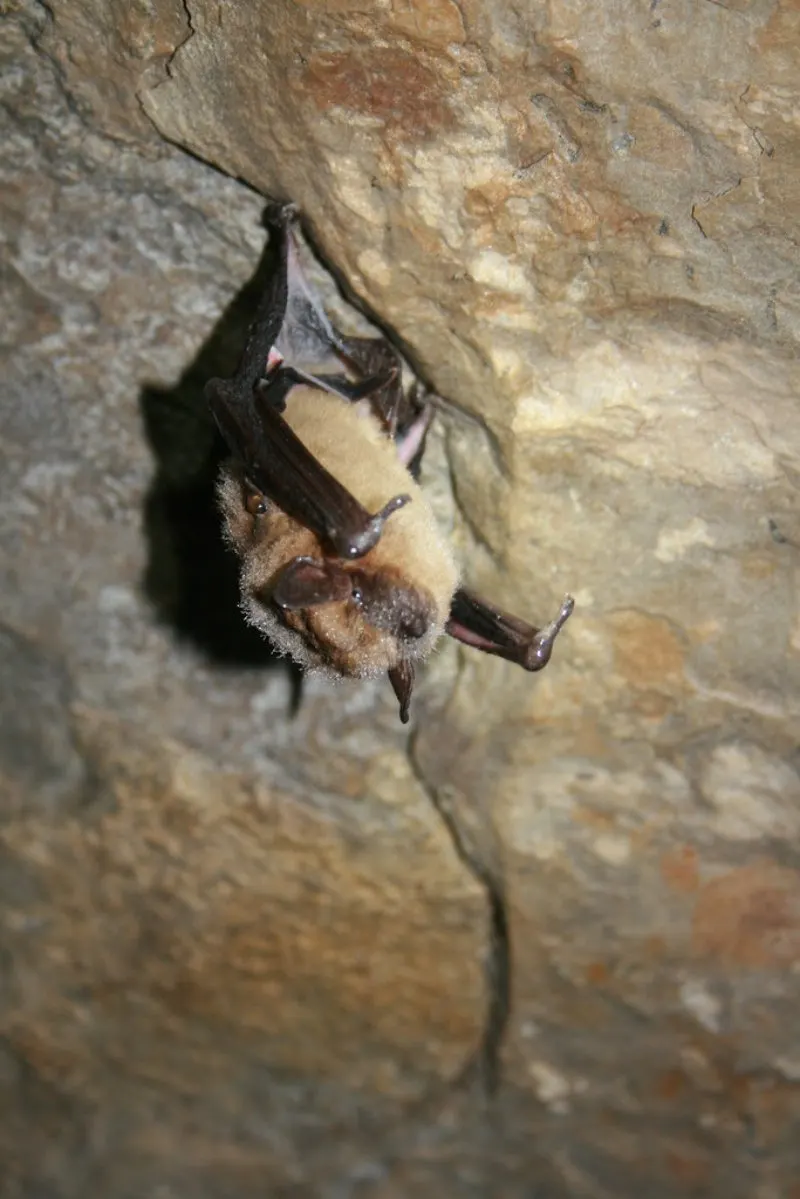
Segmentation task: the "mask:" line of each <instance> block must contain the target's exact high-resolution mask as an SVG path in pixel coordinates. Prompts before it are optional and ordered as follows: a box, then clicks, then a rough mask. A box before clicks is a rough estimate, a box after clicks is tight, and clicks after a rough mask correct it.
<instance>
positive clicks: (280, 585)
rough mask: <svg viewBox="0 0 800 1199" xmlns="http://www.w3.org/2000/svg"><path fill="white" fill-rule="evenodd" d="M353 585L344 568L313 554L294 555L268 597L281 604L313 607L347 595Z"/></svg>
mask: <svg viewBox="0 0 800 1199" xmlns="http://www.w3.org/2000/svg"><path fill="white" fill-rule="evenodd" d="M352 594H353V587H352V584H351V581H350V576H349V575H348V573H347V571H345V570H342V569H341V567H339V566H336V565H335V564H333V563H330V562H317V561H316V559H315V558H293V559H292V561H291V562H289V563H287V565H286V566H284V567H283V569H282V570H280V571H278V575H277V578H276V581H275V584H274V586H273V587H272V591H271V598H272V599H273V600H274V602H275V603H276V604H277V605H278V606H279V607H280V608H315V607H317V605H319V604H332V603H334V602H335V601H336V600H346V599H350V597H351V595H352Z"/></svg>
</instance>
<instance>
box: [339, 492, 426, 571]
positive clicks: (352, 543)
mask: <svg viewBox="0 0 800 1199" xmlns="http://www.w3.org/2000/svg"><path fill="white" fill-rule="evenodd" d="M410 503H411V496H410V495H395V496H393V497H392V499H390V500H389V502H388V504H384V505H383V507H382V508H381V509H380V511H379V512H376V513H375V515H374V516H372V517H370V519H369V520H368V521H367V523H366V524H365V526H364V528H363V529H361V530H360V531H359V532H358V533H357V534H356V535H355V536H351V537H348V539H347V541H346V542H345V544H344V545H338V546H336V549H337V552H338V553H339V554H340V556H341V557H342V558H363V556H364V554H368V553H369V551H370V550H371V549H372V548H373V546H375V545H377V544H378V542H379V541H380V539H381V535H382V533H383V526H384V525H385V524H386V522H387V520H388V519H389V517H390V516H391V515H392V513H393V512H397V510H398V509H399V508H404V507H405V506H406V504H410ZM332 540H333V539H332Z"/></svg>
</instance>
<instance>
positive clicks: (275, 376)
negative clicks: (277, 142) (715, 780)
mask: <svg viewBox="0 0 800 1199" xmlns="http://www.w3.org/2000/svg"><path fill="white" fill-rule="evenodd" d="M295 215H296V214H295V209H294V208H293V206H291V205H286V206H283V207H276V208H273V209H270V210H269V211H268V214H267V222H268V225H269V228H270V236H271V238H272V239H274V242H275V250H276V262H275V268H274V271H273V273H272V275H271V277H270V280H269V283H268V285H267V289H266V291H265V294H264V296H263V297H262V299H261V302H260V304H259V306H258V309H257V311H256V314H255V318H254V320H253V323H252V325H251V327H250V332H249V336H248V340H247V345H246V346H245V350H244V353H243V355H242V358H241V360H240V362H239V366H238V368H237V371H236V373H235V375H233V376H232V378H230V379H212V380H211V381H210V382H209V383H208V384H207V385H206V397H207V399H208V402H209V404H210V407H211V411H212V413H213V415H214V418H215V420H216V422H217V424H218V426H219V429H220V431H221V433H222V435H223V437H224V438H225V441H226V442H227V445H228V449H229V450H230V453H231V455H232V457H231V459H230V460H229V461H228V462H227V463H226V464H225V465H224V466H223V469H222V474H221V477H220V482H219V501H220V506H221V509H222V516H223V522H224V528H225V535H226V537H227V539H228V540H229V542H230V544H231V545H232V546H233V548H234V550H235V551H236V553H237V554H238V556H239V559H240V561H241V595H242V608H243V611H244V614H245V618H246V619H247V620H248V621H249V622H250V623H251V624H253V625H254V626H255V627H256V628H258V629H260V630H261V632H262V633H264V634H265V636H266V637H267V638H268V639H269V640H270V641H271V642H272V644H273V645H274V646H275V648H276V649H277V650H278V651H279V652H280V653H283V654H288V655H290V656H291V657H292V658H294V660H295V661H296V662H297V663H298V664H299V665H300V666H302V667H304V668H305V669H308V670H313V671H317V672H322V673H326V674H328V675H334V676H336V675H347V676H351V677H355V678H369V677H373V676H376V675H380V674H388V676H389V679H390V681H391V683H392V686H393V688H394V691H395V694H396V696H397V698H398V700H399V703H400V719H401V720H402V721H403V722H404V723H405V722H406V721H407V720H408V712H409V703H410V700H411V692H412V690H413V686H414V672H415V668H416V665H417V663H418V662H421V661H422V660H423V659H424V658H426V657H427V656H428V654H430V652H431V650H432V649H433V647H434V645H435V644H436V642H437V641H438V640H439V638H440V637H441V635H442V634H443V633H445V632H446V633H449V634H450V636H451V637H455V638H456V639H457V640H459V641H462V642H464V643H465V644H467V645H472V646H475V647H476V648H477V649H480V650H483V651H484V652H486V653H490V654H498V655H499V656H500V657H502V658H507V659H508V660H510V661H512V662H516V663H517V664H518V665H520V666H522V667H524V668H525V669H526V670H541V668H542V667H543V666H545V665H546V664H547V662H548V661H549V658H550V654H551V652H552V649H553V644H554V642H555V639H556V637H557V635H558V633H559V631H560V629H561V628H562V626H563V625H564V623H565V621H566V620H567V618H568V617H569V615H570V613H571V612H572V609H573V606H574V602H573V600H572V599H571V598H570V597H569V596H567V597H566V598H565V600H564V602H563V603H562V605H561V608H560V610H559V612H558V615H557V616H556V618H555V620H553V621H552V622H551V623H549V624H547V625H545V626H544V628H541V629H537V628H534V627H533V626H532V625H529V624H527V623H526V622H525V621H523V620H520V619H519V618H517V617H515V616H511V615H509V614H508V613H506V612H503V611H501V610H500V609H499V608H496V607H494V606H493V605H492V604H489V603H487V602H486V601H485V600H482V599H480V598H479V597H478V596H477V595H475V594H473V593H472V592H470V591H467V590H466V589H465V588H463V587H462V586H461V585H460V582H459V571H458V567H457V566H456V564H455V561H454V559H453V555H452V553H451V551H450V548H449V546H448V545H447V542H446V541H445V539H444V537H443V536H442V533H441V532H440V530H439V528H438V527H437V524H436V520H435V518H434V515H433V512H432V511H431V508H430V506H429V504H428V502H427V500H426V499H425V496H424V494H423V492H422V491H421V489H420V487H419V486H418V484H417V482H416V481H415V477H414V476H415V473H416V469H417V468H418V466H419V460H420V458H421V455H422V450H423V448H424V442H425V436H426V433H427V430H428V427H429V425H430V421H431V418H432V415H433V407H432V405H431V402H430V400H428V399H426V398H425V397H424V396H422V395H421V393H420V390H419V388H417V387H415V388H412V390H411V391H410V392H409V393H407V394H406V393H404V391H403V386H402V378H401V363H400V358H399V356H398V354H397V352H396V350H395V349H394V348H393V346H392V345H391V344H390V343H389V342H388V341H387V340H386V339H384V338H380V337H377V338H357V337H347V336H345V335H343V334H341V333H339V331H338V330H337V329H335V328H334V326H333V325H332V324H331V322H330V320H329V319H328V317H327V315H326V313H325V311H324V309H323V308H322V305H321V303H320V302H319V300H318V299H317V297H316V296H315V295H314V294H313V292H312V291H311V289H310V288H309V285H308V283H307V282H306V280H305V279H304V277H303V274H302V272H301V270H300V264H299V261H298V255H297V247H296V243H295V238H294V234H293V231H292V222H293V221H294V219H295Z"/></svg>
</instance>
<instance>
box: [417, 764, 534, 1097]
mask: <svg viewBox="0 0 800 1199" xmlns="http://www.w3.org/2000/svg"><path fill="white" fill-rule="evenodd" d="M411 761H412V766H413V768H414V772H415V775H416V778H417V781H418V782H419V783H420V785H421V786H422V788H423V789H424V791H425V794H426V795H427V796H428V799H429V800H430V802H431V804H432V805H433V807H434V808H435V809H436V811H437V813H438V814H439V816H440V818H441V820H442V822H443V824H444V826H445V828H446V829H447V831H448V833H449V835H450V839H451V841H452V842H453V846H454V848H455V851H456V853H457V854H458V856H459V858H460V859H461V861H462V862H463V863H464V865H465V866H466V868H467V870H469V872H470V874H471V875H472V877H473V878H474V879H475V881H476V882H477V883H479V884H480V886H481V887H482V888H483V891H484V894H485V896H486V903H487V909H488V912H487V915H488V925H489V927H488V951H487V957H486V962H485V966H484V978H485V985H486V1013H485V1016H484V1022H483V1031H482V1033H481V1038H480V1041H479V1043H478V1045H477V1046H476V1049H475V1051H474V1053H473V1054H472V1055H471V1057H470V1058H469V1060H468V1061H467V1062H466V1063H465V1065H464V1068H463V1070H462V1071H461V1073H460V1074H459V1076H458V1077H457V1079H456V1080H455V1081H456V1084H457V1085H461V1086H469V1085H471V1084H472V1082H473V1080H475V1081H477V1082H478V1083H479V1085H480V1086H481V1088H482V1089H483V1090H484V1091H485V1093H486V1094H487V1095H492V1094H494V1092H495V1091H496V1090H497V1088H498V1086H499V1084H500V1081H501V1073H502V1066H501V1052H502V1047H503V1040H504V1038H505V1034H506V1029H507V1028H508V1023H509V1019H510V1016H511V979H512V973H511V972H512V958H511V935H510V931H509V924H508V904H507V900H506V893H505V885H504V882H503V879H502V876H501V873H500V870H499V868H498V867H496V866H494V865H489V864H488V863H487V861H486V859H485V855H484V854H483V853H482V852H481V850H480V849H479V848H478V846H477V845H476V844H475V843H474V840H473V838H472V836H471V835H470V832H469V830H468V829H467V828H466V827H465V825H464V823H463V822H462V821H461V820H460V819H459V817H458V814H457V813H456V811H455V809H454V807H453V805H452V804H451V803H450V801H449V799H448V797H447V795H446V793H445V792H444V790H439V789H438V788H436V787H434V786H432V785H431V784H430V783H429V782H428V780H427V779H426V778H425V776H424V774H423V773H422V772H421V771H420V770H419V768H418V766H417V764H416V762H415V761H414V758H413V750H412V758H411Z"/></svg>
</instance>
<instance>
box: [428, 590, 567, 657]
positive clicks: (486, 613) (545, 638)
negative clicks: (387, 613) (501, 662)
mask: <svg viewBox="0 0 800 1199" xmlns="http://www.w3.org/2000/svg"><path fill="white" fill-rule="evenodd" d="M574 607H575V601H574V599H573V598H572V596H570V595H568V596H566V597H565V598H564V601H563V603H562V604H561V607H560V608H559V611H558V614H557V615H556V617H555V619H554V620H551V621H550V622H549V623H548V624H546V625H544V626H543V627H542V628H536V627H535V626H534V625H531V624H528V623H527V622H526V621H524V620H520V618H519V617H518V616H512V615H511V614H510V613H509V612H504V611H503V610H502V609H501V608H497V607H495V606H494V605H493V604H489V603H487V601H486V600H483V599H481V598H480V596H477V595H475V594H474V592H471V591H467V590H465V589H464V588H460V589H459V590H458V591H457V592H456V594H455V596H454V598H453V603H452V606H451V609H450V618H449V620H448V622H447V626H446V628H447V632H448V633H449V634H450V636H451V637H454V638H455V639H456V640H457V641H461V642H463V643H464V644H465V645H471V646H473V647H474V648H475V649H479V650H482V651H483V652H484V653H487V654H496V655H497V656H498V657H500V658H505V659H506V660H507V661H509V662H514V663H516V665H517V666H521V667H522V668H523V669H524V670H531V671H534V670H541V669H542V668H543V667H544V666H546V665H547V663H548V662H549V661H550V655H551V654H552V652H553V646H554V644H555V641H556V638H557V637H558V634H559V633H560V632H561V630H562V629H563V627H564V625H565V624H566V622H567V621H568V620H569V618H570V616H571V615H572V611H573V609H574Z"/></svg>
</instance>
